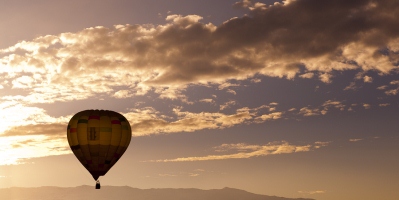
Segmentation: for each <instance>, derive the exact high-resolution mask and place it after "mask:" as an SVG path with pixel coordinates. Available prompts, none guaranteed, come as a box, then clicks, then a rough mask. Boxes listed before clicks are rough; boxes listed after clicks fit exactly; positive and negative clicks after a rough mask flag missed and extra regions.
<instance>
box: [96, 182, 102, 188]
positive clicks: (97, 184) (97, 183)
mask: <svg viewBox="0 0 399 200" xmlns="http://www.w3.org/2000/svg"><path fill="white" fill-rule="evenodd" d="M100 188H101V185H100V181H99V180H96V189H100Z"/></svg>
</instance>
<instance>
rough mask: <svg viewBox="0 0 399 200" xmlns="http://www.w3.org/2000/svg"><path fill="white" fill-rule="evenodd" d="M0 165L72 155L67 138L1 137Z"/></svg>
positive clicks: (40, 136) (37, 136)
mask: <svg viewBox="0 0 399 200" xmlns="http://www.w3.org/2000/svg"><path fill="white" fill-rule="evenodd" d="M0 146H1V149H0V157H1V160H0V165H15V164H21V163H24V160H25V159H29V158H37V157H46V156H52V155H63V154H71V153H72V151H71V150H70V148H69V145H68V142H67V140H66V137H59V136H57V137H52V136H45V135H27V136H9V137H0Z"/></svg>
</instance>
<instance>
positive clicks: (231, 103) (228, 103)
mask: <svg viewBox="0 0 399 200" xmlns="http://www.w3.org/2000/svg"><path fill="white" fill-rule="evenodd" d="M233 105H236V101H234V100H231V101H228V102H226V103H224V104H222V105H220V110H225V109H227V108H229V107H231V106H233Z"/></svg>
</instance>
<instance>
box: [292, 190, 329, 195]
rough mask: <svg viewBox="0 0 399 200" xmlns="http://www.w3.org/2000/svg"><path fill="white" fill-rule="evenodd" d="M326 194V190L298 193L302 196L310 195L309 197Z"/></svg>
mask: <svg viewBox="0 0 399 200" xmlns="http://www.w3.org/2000/svg"><path fill="white" fill-rule="evenodd" d="M326 192H327V191H326V190H314V191H298V193H300V194H308V195H313V194H325V193H326Z"/></svg>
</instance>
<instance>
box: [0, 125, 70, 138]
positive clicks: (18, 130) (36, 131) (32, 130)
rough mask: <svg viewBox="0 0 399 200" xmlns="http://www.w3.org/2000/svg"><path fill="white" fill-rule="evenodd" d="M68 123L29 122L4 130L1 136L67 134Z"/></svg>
mask: <svg viewBox="0 0 399 200" xmlns="http://www.w3.org/2000/svg"><path fill="white" fill-rule="evenodd" d="M66 126H67V124H66V123H64V124H60V123H55V124H29V125H24V126H14V127H11V128H9V129H8V130H6V131H4V132H3V134H2V135H1V136H16V135H49V136H50V135H52V136H54V135H65V134H66V131H65V130H66V129H65V128H66Z"/></svg>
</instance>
